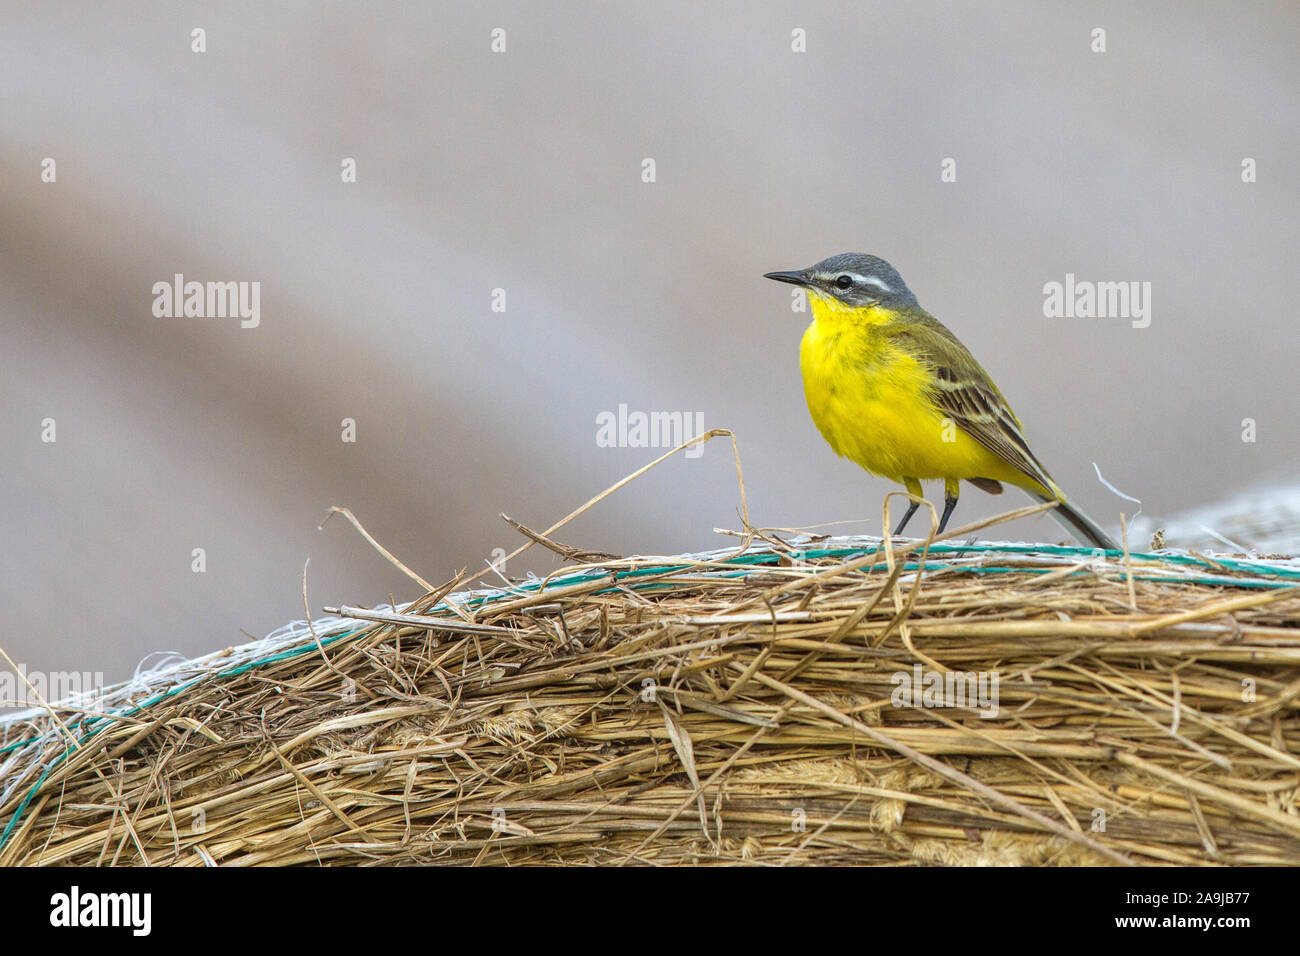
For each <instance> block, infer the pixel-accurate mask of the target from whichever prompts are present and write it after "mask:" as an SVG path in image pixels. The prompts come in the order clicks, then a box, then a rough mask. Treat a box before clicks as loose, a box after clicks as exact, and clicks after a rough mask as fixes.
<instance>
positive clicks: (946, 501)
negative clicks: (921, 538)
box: [936, 492, 957, 534]
mask: <svg viewBox="0 0 1300 956" xmlns="http://www.w3.org/2000/svg"><path fill="white" fill-rule="evenodd" d="M956 507H957V496H956V495H954V494H950V493H947V492H945V494H944V496H943V517H942V518H940V519H939V530H938V531H937V532H936V534H943V529H944V528H946V527H948V516H949V515H951V514H952V509H953V508H956Z"/></svg>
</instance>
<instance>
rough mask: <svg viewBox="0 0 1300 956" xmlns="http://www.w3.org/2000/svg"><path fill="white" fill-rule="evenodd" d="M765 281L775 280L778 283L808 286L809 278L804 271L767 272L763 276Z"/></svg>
mask: <svg viewBox="0 0 1300 956" xmlns="http://www.w3.org/2000/svg"><path fill="white" fill-rule="evenodd" d="M763 278H764V279H775V280H776V281H777V282H788V283H790V284H791V285H807V284H808V276H806V275H805V274H804V273H803V271H802V270H800V271H797V272H766V273H764V274H763Z"/></svg>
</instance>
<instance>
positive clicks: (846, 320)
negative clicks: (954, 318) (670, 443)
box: [765, 253, 1118, 550]
mask: <svg viewBox="0 0 1300 956" xmlns="http://www.w3.org/2000/svg"><path fill="white" fill-rule="evenodd" d="M765 278H768V279H775V280H777V281H778V282H789V283H791V284H792V285H797V286H802V287H803V289H804V290H806V292H807V295H808V304H809V305H810V306H811V308H812V315H813V321H812V324H811V325H809V326H808V330H807V331H806V332H805V333H804V336H803V343H802V344H801V345H800V348H799V364H800V367H801V369H802V371H803V389H804V397H805V398H806V399H807V400H808V411H810V412H811V413H812V418H813V421H814V422H815V423H816V425H817V428H818V430H819V431H820V432H821V433H822V437H823V438H825V439H826V441H827V442H829V443H830V446H831V448H832V449H833V450H834V451H835V453H836V454H838V455H842V456H844V457H845V458H848V459H850V460H852V461H855V462H857V463H858V464H859V465H861V466H862V467H863V468H865V469H866V470H867V471H869V472H871V473H873V474H876V475H880V476H882V477H885V478H890V479H892V480H894V481H897V482H900V483H901V484H902V485H903V486H904V487H906V488H907V490H908V492H909V493H910V494H912V495H915V496H916V497H918V498H919V497H921V496H922V490H921V480H922V479H927V478H942V479H943V490H944V501H943V518H942V519H940V521H939V531H940V532H942V531H943V529H944V528H945V527H947V524H948V518H949V516H950V515H951V514H952V510H953V508H955V507H956V505H957V496H958V494H959V493H960V489H959V485H958V483H959V482H961V481H963V480H965V481H969V482H970V483H971V484H972V485H974V486H975V487H976V488H979V489H981V490H983V491H987V492H988V493H989V494H994V495H996V494H1001V492H1002V482H1007V483H1008V484H1012V485H1016V486H1017V487H1019V488H1023V489H1024V490H1025V491H1027V492H1029V493H1030V494H1031V495H1033V496H1034V497H1036V498H1038V499H1039V500H1041V501H1055V502H1057V506H1056V507H1055V508H1054V509H1052V511H1053V513H1054V514H1055V515H1057V517H1059V518H1060V519H1061V520H1062V521H1063V522H1064V523H1065V524H1067V525H1069V526H1070V528H1072V529H1073V531H1074V532H1075V533H1076V534H1078V535H1079V536H1080V538H1081V539H1083V540H1086V541H1087V542H1088V543H1090V544H1093V545H1096V546H1097V547H1099V548H1109V549H1111V550H1117V549H1118V545H1116V544H1115V542H1114V541H1113V540H1112V539H1111V537H1110V536H1109V535H1107V534H1106V532H1104V531H1102V530H1101V528H1099V527H1098V526H1097V524H1096V522H1094V521H1093V520H1092V519H1090V518H1089V517H1088V516H1087V515H1085V514H1084V513H1083V512H1081V511H1079V509H1078V508H1075V507H1074V506H1073V505H1072V504H1070V502H1069V501H1067V500H1066V497H1065V495H1064V494H1063V493H1062V492H1061V489H1060V488H1058V487H1057V485H1056V482H1054V481H1053V480H1052V476H1051V475H1049V474H1048V473H1047V469H1045V468H1044V467H1043V466H1042V465H1041V464H1040V463H1039V461H1038V459H1037V458H1035V457H1034V453H1033V452H1031V451H1030V450H1029V443H1028V442H1027V441H1026V440H1025V435H1024V430H1023V428H1022V426H1021V424H1020V419H1018V418H1017V417H1016V415H1015V412H1013V411H1012V410H1011V406H1010V405H1008V404H1007V400H1006V399H1005V398H1003V397H1002V393H1001V392H1000V391H998V387H997V386H996V385H994V384H993V380H992V379H991V378H989V374H988V373H987V372H986V371H984V369H983V368H982V367H981V366H980V363H979V362H977V361H975V356H973V355H971V354H970V352H969V350H967V348H966V346H964V345H962V344H961V342H959V341H958V340H957V337H956V336H955V335H953V334H952V333H951V332H949V331H948V329H947V328H945V327H944V326H943V324H942V323H941V322H940V321H939V320H938V319H936V318H935V317H934V316H932V315H931V314H930V313H928V312H926V311H925V309H923V308H921V306H920V304H919V303H918V302H917V301H916V296H915V295H913V294H912V291H911V290H910V289H909V288H908V287H907V284H906V283H905V282H903V277H902V276H900V275H899V274H898V271H897V270H896V269H895V268H894V267H893V266H891V265H890V264H889V263H888V262H886V261H885V260H884V259H879V258H877V257H876V256H868V255H859V254H855V253H844V254H843V255H838V256H831V257H830V258H829V259H825V260H823V261H822V262H819V263H817V265H815V266H811V267H809V268H807V269H803V270H800V271H796V272H769V273H767V275H766V276H765ZM917 507H918V504H917V502H915V501H913V502H912V503H911V506H910V507H909V508H908V509H907V513H906V514H904V515H903V520H902V521H900V522H899V523H898V527H897V528H896V529H895V530H894V534H902V532H903V528H904V527H905V526H906V525H907V522H908V521H909V520H910V519H911V517H912V515H913V514H914V513H915V512H916V509H917Z"/></svg>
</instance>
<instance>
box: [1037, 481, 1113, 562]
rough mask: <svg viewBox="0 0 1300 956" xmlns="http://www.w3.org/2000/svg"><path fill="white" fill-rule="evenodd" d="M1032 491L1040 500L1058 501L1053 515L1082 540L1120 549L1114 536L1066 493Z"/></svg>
mask: <svg viewBox="0 0 1300 956" xmlns="http://www.w3.org/2000/svg"><path fill="white" fill-rule="evenodd" d="M1031 493H1032V494H1033V495H1034V497H1035V498H1037V499H1038V500H1039V501H1055V502H1057V505H1056V507H1055V508H1053V509H1052V517H1054V518H1055V519H1056V520H1057V521H1059V522H1060V523H1061V525H1062V527H1066V528H1069V529H1070V530H1071V531H1072V532H1074V533H1075V534H1076V535H1078V537H1079V538H1080V540H1083V541H1087V542H1088V543H1089V544H1091V545H1094V546H1096V547H1098V548H1105V549H1106V550H1108V551H1119V550H1120V546H1119V545H1118V544H1116V543H1115V539H1114V538H1112V537H1111V536H1110V535H1108V534H1107V533H1106V532H1105V531H1102V530H1101V526H1100V525H1098V524H1097V522H1095V521H1093V520H1092V519H1091V518H1089V517H1088V516H1087V515H1086V514H1084V513H1083V512H1082V511H1080V510H1079V509H1078V508H1076V507H1075V506H1074V505H1072V504H1070V502H1068V501H1066V500H1065V496H1064V495H1061V496H1060V497H1057V496H1055V495H1040V494H1038V493H1037V492H1031Z"/></svg>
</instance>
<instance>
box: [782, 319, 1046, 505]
mask: <svg viewBox="0 0 1300 956" xmlns="http://www.w3.org/2000/svg"><path fill="white" fill-rule="evenodd" d="M809 301H810V305H811V307H812V312H813V321H812V324H811V325H809V326H808V330H807V331H806V332H805V333H804V336H803V342H802V343H801V345H800V348H799V364H800V368H801V370H802V372H803V387H804V397H805V398H806V399H807V401H808V411H809V412H810V413H811V414H812V419H813V422H814V423H815V424H816V425H817V429H818V430H819V431H820V432H821V433H822V437H823V438H825V439H826V441H827V442H828V443H829V444H830V446H831V448H832V449H833V450H834V451H835V453H836V454H838V455H842V456H844V457H845V458H848V459H850V460H852V461H855V462H857V463H858V464H859V465H861V466H862V467H863V468H865V469H867V470H868V471H870V472H872V473H874V474H877V475H882V476H884V477H886V478H891V479H893V480H895V481H902V480H903V479H904V478H945V479H962V478H993V479H998V480H1015V478H1017V477H1020V476H1019V474H1018V472H1016V471H1015V469H1013V468H1010V467H1009V466H1008V465H1007V464H1006V463H1004V462H1003V461H1001V460H1000V459H999V458H997V456H995V455H993V454H992V453H991V452H990V451H988V449H986V448H985V447H984V446H983V445H981V444H979V442H977V441H975V439H973V438H971V437H970V436H969V435H968V434H966V433H965V432H964V431H962V430H961V429H960V428H958V427H957V425H956V424H955V423H954V422H953V421H952V420H951V419H949V418H948V417H947V416H946V415H945V414H944V412H943V410H942V409H941V408H939V406H937V405H936V404H935V402H934V398H933V383H934V375H935V372H934V370H933V368H932V367H931V366H930V365H929V364H928V363H926V362H925V361H924V360H923V359H922V358H920V357H917V356H914V355H911V354H909V353H908V352H907V351H905V350H904V349H903V348H901V347H900V346H899V345H898V344H896V343H895V342H894V341H893V340H892V338H891V336H890V335H889V334H888V331H887V329H886V326H888V325H889V323H890V322H892V321H893V320H894V319H895V318H896V316H895V315H894V314H893V313H890V312H888V311H886V310H884V309H880V308H852V307H846V306H843V305H841V304H839V303H838V302H834V301H829V302H828V301H827V300H825V299H822V298H821V297H819V296H818V295H816V294H815V293H812V294H810V295H809Z"/></svg>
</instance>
